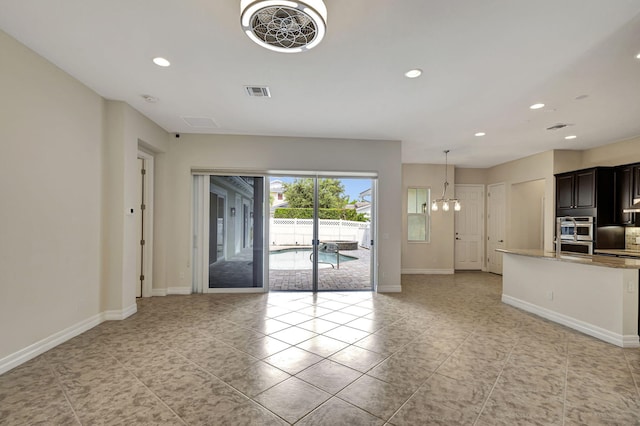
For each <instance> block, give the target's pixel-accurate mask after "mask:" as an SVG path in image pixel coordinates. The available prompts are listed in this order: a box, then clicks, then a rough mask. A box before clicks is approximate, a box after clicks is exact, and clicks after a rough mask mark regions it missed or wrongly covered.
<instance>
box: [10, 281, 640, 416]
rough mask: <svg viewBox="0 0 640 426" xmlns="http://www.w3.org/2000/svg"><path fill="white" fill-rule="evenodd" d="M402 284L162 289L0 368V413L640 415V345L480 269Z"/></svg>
mask: <svg viewBox="0 0 640 426" xmlns="http://www.w3.org/2000/svg"><path fill="white" fill-rule="evenodd" d="M403 288H404V291H403V293H402V294H372V293H370V292H369V293H367V292H353V293H319V294H317V295H313V294H310V293H271V294H244V295H241V294H234V295H231V294H218V295H194V296H169V297H164V298H161V297H158V298H151V299H144V300H140V301H139V310H138V313H137V314H135V315H134V316H132V317H130V318H129V319H127V320H125V321H113V322H106V323H103V324H101V325H100V326H98V327H96V328H94V329H92V330H90V331H88V332H86V333H84V334H82V335H80V336H78V337H76V338H75V339H72V340H70V341H68V342H66V343H64V344H62V345H60V346H58V347H57V348H55V349H52V350H50V351H49V352H47V353H45V354H43V355H41V356H39V357H37V358H35V359H33V360H31V361H30V362H28V363H25V364H23V365H22V366H20V367H17V368H15V369H14V370H12V371H9V372H7V373H5V374H4V375H2V376H0V424H2V425H22V424H56V425H57V424H59V425H72V424H83V425H94V424H108V425H111V424H123V425H131V424H145V425H146V424H156V425H164V424H171V425H173V424H178V425H182V424H202V425H282V424H296V425H385V424H387V425H398V426H399V425H429V424H441V425H459V424H475V425H519V424H537V425H556V424H557V425H640V393H639V389H638V385H639V384H640V350H639V349H625V350H623V349H620V348H618V347H615V346H612V345H609V344H606V343H603V342H600V341H598V340H596V339H593V338H591V337H588V336H585V335H582V334H580V333H578V332H575V331H572V330H569V329H567V328H565V327H562V326H559V325H556V324H553V323H551V322H548V321H545V320H543V319H540V318H538V317H535V316H533V315H530V314H527V313H524V312H521V311H519V310H517V309H515V308H512V307H510V306H507V305H504V304H502V303H501V302H500V292H501V279H500V277H499V276H495V275H491V274H487V273H459V274H456V275H449V276H436V275H433V276H404V277H403Z"/></svg>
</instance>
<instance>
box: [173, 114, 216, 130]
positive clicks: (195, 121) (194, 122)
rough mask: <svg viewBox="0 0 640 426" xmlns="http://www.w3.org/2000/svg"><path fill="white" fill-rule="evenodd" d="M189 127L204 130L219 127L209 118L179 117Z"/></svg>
mask: <svg viewBox="0 0 640 426" xmlns="http://www.w3.org/2000/svg"><path fill="white" fill-rule="evenodd" d="M180 118H182V120H183V121H184V122H185V123H187V124H188V125H189V126H190V127H199V128H204V129H216V128H218V127H220V126H219V125H218V123H216V122H215V121H214V120H213V119H212V118H209V117H186V116H183V117H180Z"/></svg>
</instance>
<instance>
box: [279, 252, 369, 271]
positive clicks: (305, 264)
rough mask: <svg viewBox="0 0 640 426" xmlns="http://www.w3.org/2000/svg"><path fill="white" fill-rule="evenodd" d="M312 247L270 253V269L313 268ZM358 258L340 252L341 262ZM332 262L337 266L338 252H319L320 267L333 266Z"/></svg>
mask: <svg viewBox="0 0 640 426" xmlns="http://www.w3.org/2000/svg"><path fill="white" fill-rule="evenodd" d="M310 257H311V249H285V250H277V251H272V252H271V253H269V269H280V270H292V269H294V270H301V269H311V268H312V265H313V264H312V263H311V259H310ZM352 260H358V258H357V257H353V256H345V255H344V254H340V264H343V263H344V262H350V261H352ZM330 263H331V264H333V265H334V266H336V264H337V259H336V253H322V252H320V253H318V269H326V268H331V265H330Z"/></svg>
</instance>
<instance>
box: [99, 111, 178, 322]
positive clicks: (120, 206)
mask: <svg viewBox="0 0 640 426" xmlns="http://www.w3.org/2000/svg"><path fill="white" fill-rule="evenodd" d="M105 123H106V125H105V135H106V136H105V139H106V144H105V145H106V147H105V156H104V163H105V165H104V167H105V182H104V183H105V184H104V187H103V191H104V195H103V200H104V209H103V212H104V216H105V220H104V225H103V241H104V253H103V261H104V267H103V289H102V290H103V291H102V293H103V296H104V298H103V305H102V310H103V311H110V312H115V313H122V315H123V316H124V315H126V314H125V312H129V313H130V312H131V311H132V308H133V307H135V303H136V286H137V285H138V282H139V279H138V276H139V275H140V274H139V271H136V269H135V268H136V250H138V248H139V236H138V235H137V234H136V224H135V222H134V216H133V215H131V214H128V213H127V212H128V211H130V210H131V209H134V210H137V209H139V208H140V205H139V200H137V190H136V183H137V177H138V174H139V173H140V171H139V170H138V163H137V157H138V149H139V148H140V147H141V146H142V147H143V148H145V149H146V150H147V151H151V153H152V154H153V155H154V156H158V157H160V158H162V157H163V155H164V154H163V153H164V151H166V149H167V148H168V138H169V134H168V133H167V132H166V131H164V130H163V129H161V128H160V127H159V126H157V125H156V124H155V123H153V122H151V121H150V120H149V119H147V118H146V117H144V116H143V115H142V114H140V113H139V112H137V111H136V110H134V109H133V108H131V107H130V106H129V105H127V104H126V103H124V102H120V101H107V102H106V120H105ZM158 166H160V167H158ZM155 170H156V173H157V174H158V175H159V179H158V180H157V181H156V182H154V184H155V185H154V189H155V193H157V194H161V193H163V191H164V184H162V183H160V184H158V183H159V182H164V181H165V180H164V179H162V176H163V175H164V173H166V165H165V164H163V163H162V161H161V162H160V163H159V164H156V168H155ZM165 199H166V198H162V197H160V200H159V201H160V202H161V203H163V202H164V200H165ZM156 202H158V200H156ZM159 207H160V208H156V209H154V212H156V215H157V216H159V220H158V221H157V222H158V224H157V225H159V226H162V225H163V224H164V222H165V218H164V216H163V213H164V212H163V210H164V208H163V207H161V206H159ZM155 225H156V224H155V221H154V228H155ZM164 244H165V240H164V239H163V238H162V236H161V235H160V236H159V237H158V238H154V259H153V261H154V278H155V279H157V280H158V281H159V283H157V284H156V285H157V286H158V285H159V286H161V285H163V281H164V276H165V273H164V262H163V258H162V256H163V254H164Z"/></svg>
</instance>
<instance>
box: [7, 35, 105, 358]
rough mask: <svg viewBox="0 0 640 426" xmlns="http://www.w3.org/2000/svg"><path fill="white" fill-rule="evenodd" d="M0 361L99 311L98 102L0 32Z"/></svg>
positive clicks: (100, 115) (100, 116)
mask: <svg viewBox="0 0 640 426" xmlns="http://www.w3.org/2000/svg"><path fill="white" fill-rule="evenodd" d="M0 52H2V66H0V93H2V96H0V111H1V112H2V113H1V114H0V141H1V142H0V199H1V200H2V208H1V209H0V224H1V237H0V360H3V359H5V360H6V359H7V358H8V357H10V355H12V354H15V353H17V352H19V351H21V350H23V349H24V348H27V347H29V346H30V345H33V344H34V343H36V342H38V341H41V340H43V339H45V338H48V337H50V336H52V335H55V334H56V333H59V332H61V331H62V330H65V329H68V328H69V327H73V326H74V325H76V324H78V323H82V322H87V321H91V320H93V319H95V318H96V316H98V315H99V314H100V312H101V303H100V298H101V287H100V281H101V220H102V213H101V207H102V199H101V188H102V179H103V176H102V170H103V163H102V155H103V152H102V150H103V124H104V122H103V118H104V108H105V106H104V101H103V99H102V98H101V97H100V96H98V95H97V94H96V93H95V92H93V91H92V90H90V89H89V88H87V87H86V86H84V85H82V84H81V83H80V82H78V81H77V80H75V79H73V78H72V77H71V76H69V75H68V74H66V73H64V72H63V71H62V70H60V69H59V68H57V67H55V66H54V65H52V64H51V63H49V62H48V61H46V60H45V59H44V58H42V57H40V56H39V55H37V54H36V53H34V52H33V51H31V50H29V49H28V48H26V47H25V46H23V45H22V44H20V43H19V42H17V41H16V40H14V39H13V38H11V37H10V36H9V35H7V34H6V33H4V32H2V31H0Z"/></svg>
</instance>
